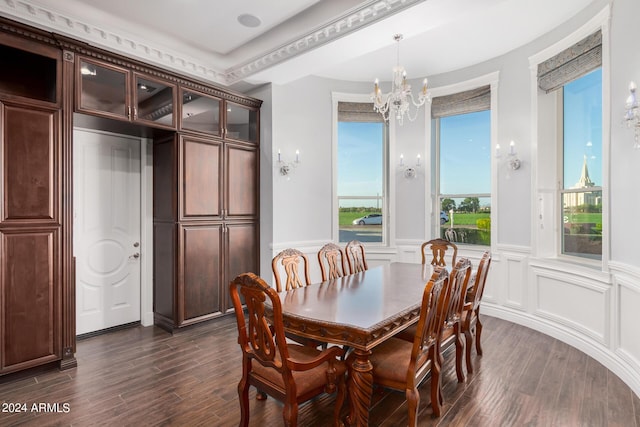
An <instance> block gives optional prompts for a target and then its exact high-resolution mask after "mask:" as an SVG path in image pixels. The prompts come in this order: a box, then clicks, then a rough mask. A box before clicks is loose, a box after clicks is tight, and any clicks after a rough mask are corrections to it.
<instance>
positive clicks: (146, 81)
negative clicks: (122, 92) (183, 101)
mask: <svg viewBox="0 0 640 427" xmlns="http://www.w3.org/2000/svg"><path fill="white" fill-rule="evenodd" d="M175 99H176V86H175V85H172V84H170V83H168V82H164V81H160V80H157V79H152V78H150V77H148V76H144V75H141V74H135V76H134V87H133V106H134V107H133V120H134V121H140V122H147V123H150V124H154V125H159V126H166V127H170V128H175V126H176V118H175V117H176V115H175Z"/></svg>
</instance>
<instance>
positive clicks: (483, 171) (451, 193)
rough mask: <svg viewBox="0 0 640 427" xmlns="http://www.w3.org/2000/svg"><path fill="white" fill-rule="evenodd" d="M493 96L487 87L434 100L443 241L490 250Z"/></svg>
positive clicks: (433, 112)
mask: <svg viewBox="0 0 640 427" xmlns="http://www.w3.org/2000/svg"><path fill="white" fill-rule="evenodd" d="M490 101H491V92H490V87H489V86H483V87H480V88H477V89H473V90H470V91H466V92H460V93H456V94H453V95H447V96H442V97H437V98H434V100H433V103H432V109H431V115H432V117H433V118H434V119H433V121H434V124H433V128H434V129H435V132H436V141H437V150H438V155H437V159H438V171H439V174H438V175H439V176H438V179H437V183H438V184H437V193H438V201H439V205H440V215H438V218H439V222H440V236H441V237H443V238H445V239H447V240H449V241H452V242H456V243H465V244H471V245H485V246H490V245H491V153H492V151H491V111H490V109H489V108H490V105H491V103H490Z"/></svg>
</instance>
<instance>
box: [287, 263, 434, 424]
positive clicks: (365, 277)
mask: <svg viewBox="0 0 640 427" xmlns="http://www.w3.org/2000/svg"><path fill="white" fill-rule="evenodd" d="M432 273H433V266H431V265H429V264H426V265H423V264H416V263H404V262H392V263H385V264H382V265H378V266H375V267H372V268H369V269H368V270H365V271H362V272H360V273H355V274H350V275H346V276H344V277H339V278H336V279H331V280H326V281H324V282H319V283H314V284H311V285H308V286H304V287H300V288H296V289H292V290H289V291H283V292H280V293H279V297H280V300H281V303H282V314H283V321H284V328H285V331H286V332H290V333H294V334H295V335H300V336H303V337H307V338H310V339H313V340H317V341H322V342H327V343H331V344H338V345H344V346H348V347H349V348H350V349H352V351H353V357H352V358H350V360H353V363H352V366H351V371H350V375H349V383H348V391H349V398H350V399H349V402H350V411H349V416H348V417H347V420H346V421H347V423H348V424H349V425H356V426H367V425H368V420H369V407H370V406H371V397H372V392H373V373H372V370H373V366H372V364H371V361H370V355H371V351H372V349H374V348H375V346H377V345H379V344H380V343H382V342H384V341H385V340H387V339H389V338H391V337H392V336H394V335H395V334H396V333H398V332H399V331H401V330H403V329H405V328H407V327H408V326H409V325H411V324H413V323H416V322H417V321H418V317H419V315H420V305H421V303H422V294H423V291H424V288H425V285H426V284H427V282H428V281H429V279H430V277H431V275H432Z"/></svg>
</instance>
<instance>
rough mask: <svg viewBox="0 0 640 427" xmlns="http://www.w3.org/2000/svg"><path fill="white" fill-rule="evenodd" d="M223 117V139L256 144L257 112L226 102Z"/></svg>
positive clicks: (253, 109)
mask: <svg viewBox="0 0 640 427" xmlns="http://www.w3.org/2000/svg"><path fill="white" fill-rule="evenodd" d="M225 117H226V122H225V138H228V139H235V140H238V141H245V142H253V143H257V142H258V110H256V109H255V108H249V107H245V106H243V105H240V104H235V103H233V102H227V103H226V112H225Z"/></svg>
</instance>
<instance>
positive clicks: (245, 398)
mask: <svg viewBox="0 0 640 427" xmlns="http://www.w3.org/2000/svg"><path fill="white" fill-rule="evenodd" d="M238 399H239V400H240V426H242V427H247V426H248V425H249V382H248V381H247V380H246V379H245V378H242V379H241V380H240V382H239V383H238Z"/></svg>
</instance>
